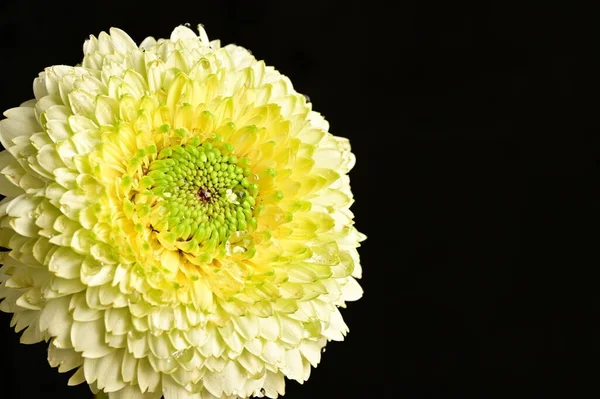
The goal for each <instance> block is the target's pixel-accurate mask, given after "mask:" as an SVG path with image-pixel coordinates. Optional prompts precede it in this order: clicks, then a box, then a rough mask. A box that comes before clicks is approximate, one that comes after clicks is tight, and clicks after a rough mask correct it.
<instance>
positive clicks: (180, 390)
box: [162, 375, 202, 399]
mask: <svg viewBox="0 0 600 399" xmlns="http://www.w3.org/2000/svg"><path fill="white" fill-rule="evenodd" d="M162 392H163V396H164V399H202V395H201V394H199V393H196V394H194V393H191V392H189V391H187V390H186V389H185V388H184V387H182V386H181V385H180V384H178V383H177V382H175V381H173V378H171V376H169V375H163V376H162Z"/></svg>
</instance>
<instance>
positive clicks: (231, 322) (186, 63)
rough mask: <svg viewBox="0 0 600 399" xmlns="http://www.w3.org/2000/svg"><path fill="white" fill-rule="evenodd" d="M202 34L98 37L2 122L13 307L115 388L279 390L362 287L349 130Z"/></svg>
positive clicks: (197, 393)
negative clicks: (336, 128) (340, 133)
mask: <svg viewBox="0 0 600 399" xmlns="http://www.w3.org/2000/svg"><path fill="white" fill-rule="evenodd" d="M199 32H200V33H199V35H197V34H196V33H194V32H193V31H192V30H190V29H189V28H187V27H184V26H180V27H178V28H176V29H175V30H174V31H173V33H172V34H171V37H170V39H168V40H166V39H160V40H155V39H153V38H148V39H146V40H144V41H143V42H142V44H141V45H140V46H137V45H136V44H135V43H134V42H133V40H132V39H131V38H130V37H129V36H128V35H127V34H126V33H124V32H123V31H121V30H119V29H114V28H113V29H111V30H110V33H105V32H102V33H100V35H98V37H97V38H96V37H94V36H91V37H90V39H89V40H87V41H86V42H85V44H84V58H83V61H82V63H81V64H80V65H78V66H75V67H70V66H62V65H61V66H53V67H49V68H46V70H45V71H44V72H42V73H40V75H39V77H38V78H36V79H35V81H34V94H35V99H34V100H31V101H28V102H26V103H24V104H21V106H19V107H17V108H13V109H10V110H8V111H6V112H5V114H4V115H5V116H6V119H4V120H2V121H0V141H1V142H2V145H3V147H4V148H5V149H6V150H5V151H2V152H0V171H1V174H0V194H2V195H3V196H5V198H4V199H3V200H2V201H0V245H1V246H3V247H5V248H7V249H9V251H8V252H3V253H1V254H0V263H2V267H1V268H0V299H2V302H1V303H0V310H2V311H5V312H10V313H13V318H12V326H14V327H15V329H16V330H17V331H18V332H19V331H23V333H22V336H21V342H23V343H35V342H40V341H43V340H45V341H48V342H49V351H48V359H49V362H50V364H51V365H52V366H53V367H58V368H59V371H60V372H66V371H69V370H74V371H75V372H74V374H73V375H72V377H71V379H70V381H69V383H70V384H79V383H83V382H86V383H87V384H89V385H90V387H91V389H92V391H93V392H98V391H103V392H106V393H108V395H109V397H110V398H111V399H118V398H145V399H146V398H148V399H150V398H160V397H161V396H164V398H165V399H174V398H193V399H206V398H232V399H233V398H238V397H240V398H248V397H251V396H254V397H270V398H276V397H277V396H278V395H282V394H284V391H285V387H284V377H287V378H289V379H293V380H296V381H299V382H303V381H305V380H306V379H307V378H308V377H309V374H310V370H311V366H312V367H316V366H317V364H318V363H319V361H320V358H321V352H322V350H323V348H324V346H325V345H326V343H327V342H328V341H330V340H342V339H343V338H344V335H345V334H346V332H347V331H348V328H347V326H346V325H345V323H344V321H343V319H342V316H341V314H340V312H339V308H340V307H345V304H346V302H347V301H354V300H357V299H359V298H360V297H361V295H362V290H361V288H360V286H359V284H358V283H357V281H356V279H358V278H360V277H361V267H360V263H359V255H358V252H357V247H358V246H359V242H360V241H362V240H363V239H364V238H365V237H364V235H362V234H361V233H359V232H358V231H357V230H356V229H355V228H354V226H353V214H352V213H351V211H350V210H349V207H350V205H351V204H352V202H353V197H352V192H351V191H350V185H349V179H348V176H347V173H348V172H349V170H350V169H351V168H352V167H353V165H354V162H355V158H354V155H353V154H352V153H351V151H350V145H349V142H348V140H347V139H345V138H341V137H336V136H334V135H332V134H330V133H329V132H328V129H329V125H328V123H327V122H326V121H325V119H324V118H323V117H322V116H321V115H320V114H318V113H316V112H314V111H312V110H311V104H310V103H307V101H306V99H305V97H304V96H303V95H301V94H299V93H297V92H296V91H294V88H293V86H292V84H291V82H290V81H289V79H288V78H287V77H285V76H283V75H281V74H280V73H279V72H277V71H276V70H275V69H274V68H272V67H269V66H266V65H265V64H264V62H262V61H257V60H256V59H255V58H254V57H253V56H252V55H251V54H250V52H248V51H247V50H245V49H243V48H241V47H238V46H235V45H227V46H225V47H221V46H220V43H219V42H218V41H210V42H209V40H208V38H207V35H206V33H205V31H204V30H203V29H202V27H199Z"/></svg>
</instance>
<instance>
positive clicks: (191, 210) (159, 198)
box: [141, 140, 258, 249]
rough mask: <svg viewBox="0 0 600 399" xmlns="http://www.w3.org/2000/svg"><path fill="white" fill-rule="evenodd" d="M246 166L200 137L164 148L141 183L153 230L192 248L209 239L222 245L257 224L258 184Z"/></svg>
mask: <svg viewBox="0 0 600 399" xmlns="http://www.w3.org/2000/svg"><path fill="white" fill-rule="evenodd" d="M226 150H229V148H226ZM225 152H226V153H227V152H228V151H225ZM248 164H249V162H248V160H247V159H246V158H242V159H238V158H237V157H236V156H234V155H225V154H224V152H223V151H221V150H220V149H219V148H217V147H215V146H213V145H212V144H211V143H209V142H205V143H203V144H200V143H199V140H194V141H191V142H189V143H187V144H185V145H174V146H170V147H167V148H165V149H163V150H162V151H161V152H160V154H159V155H158V157H157V159H155V160H154V161H152V163H151V164H150V166H149V169H148V173H147V174H146V176H144V177H143V178H142V182H141V183H142V185H144V186H146V187H147V190H148V191H149V192H151V195H150V197H151V199H150V200H149V202H148V205H149V206H150V215H151V216H150V227H151V229H152V230H153V231H155V232H158V233H159V236H163V237H164V238H166V239H167V240H168V241H173V240H175V241H178V242H182V241H187V242H189V243H190V249H192V248H193V247H194V246H198V245H200V244H202V243H203V242H205V241H211V242H212V244H213V246H216V245H219V244H221V243H224V242H226V241H227V239H228V238H229V237H230V236H231V234H233V233H234V232H236V231H247V230H248V226H249V225H251V226H254V227H255V226H256V219H255V218H254V217H253V212H254V206H255V203H256V195H257V193H258V186H257V185H256V184H251V183H250V182H249V180H248V178H247V177H248V175H249V174H250V168H249V167H248V166H249V165H248ZM148 191H146V192H148Z"/></svg>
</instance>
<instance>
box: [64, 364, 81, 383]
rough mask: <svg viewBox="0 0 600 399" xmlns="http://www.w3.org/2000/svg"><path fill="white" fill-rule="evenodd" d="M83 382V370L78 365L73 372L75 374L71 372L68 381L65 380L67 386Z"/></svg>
mask: <svg viewBox="0 0 600 399" xmlns="http://www.w3.org/2000/svg"><path fill="white" fill-rule="evenodd" d="M83 382H85V373H84V371H83V367H80V368H78V369H77V371H76V372H75V374H73V375H72V376H71V378H69V381H68V382H67V385H69V386H74V385H79V384H81V383H83Z"/></svg>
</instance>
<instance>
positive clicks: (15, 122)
mask: <svg viewBox="0 0 600 399" xmlns="http://www.w3.org/2000/svg"><path fill="white" fill-rule="evenodd" d="M4 115H5V116H6V117H7V119H4V120H2V121H0V142H1V143H2V145H3V146H4V148H6V149H8V148H10V147H12V146H13V139H14V138H15V137H19V136H27V137H29V136H31V135H32V134H33V133H37V132H39V131H41V127H40V125H39V124H38V122H37V119H36V118H35V112H34V110H33V108H29V107H17V108H11V109H9V110H8V111H6V112H4Z"/></svg>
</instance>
